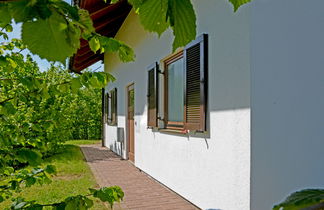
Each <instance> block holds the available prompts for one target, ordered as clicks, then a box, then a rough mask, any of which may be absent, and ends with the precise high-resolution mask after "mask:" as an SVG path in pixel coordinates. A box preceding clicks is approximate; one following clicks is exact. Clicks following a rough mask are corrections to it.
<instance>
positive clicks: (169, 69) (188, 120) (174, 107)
mask: <svg viewBox="0 0 324 210" xmlns="http://www.w3.org/2000/svg"><path fill="white" fill-rule="evenodd" d="M162 66H163V68H164V71H163V76H164V83H163V84H164V88H163V90H162V91H163V92H162V95H163V97H164V105H163V106H164V107H163V108H162V109H161V110H164V119H163V120H164V128H167V129H173V130H180V131H187V130H191V131H200V132H203V131H206V110H207V87H208V84H207V82H208V36H207V34H203V35H201V36H199V37H198V38H197V39H196V40H194V41H192V42H191V43H189V44H188V45H187V46H186V47H185V48H184V49H183V51H180V52H177V53H175V54H173V55H171V56H168V58H166V59H164V60H163V61H162ZM158 78H159V74H158V69H157V67H153V68H152V67H151V68H149V70H148V126H149V127H157V126H158V123H157V122H158V115H160V114H159V113H158V110H159V109H158V96H159V91H158V87H159V85H158V81H159V79H158Z"/></svg>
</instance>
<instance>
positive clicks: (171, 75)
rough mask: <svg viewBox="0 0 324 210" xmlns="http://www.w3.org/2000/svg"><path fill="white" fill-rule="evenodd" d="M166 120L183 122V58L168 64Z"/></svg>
mask: <svg viewBox="0 0 324 210" xmlns="http://www.w3.org/2000/svg"><path fill="white" fill-rule="evenodd" d="M167 68H168V120H169V121H174V122H183V118H184V116H183V114H184V113H183V112H184V102H183V101H184V66H183V58H181V59H179V60H176V61H175V62H173V63H171V64H169V65H168V67H167Z"/></svg>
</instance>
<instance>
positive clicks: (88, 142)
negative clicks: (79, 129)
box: [65, 140, 101, 145]
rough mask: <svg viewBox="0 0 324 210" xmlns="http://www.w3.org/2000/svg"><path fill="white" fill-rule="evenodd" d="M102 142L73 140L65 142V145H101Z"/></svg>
mask: <svg viewBox="0 0 324 210" xmlns="http://www.w3.org/2000/svg"><path fill="white" fill-rule="evenodd" d="M100 143H101V140H71V141H67V142H65V144H72V145H82V144H100Z"/></svg>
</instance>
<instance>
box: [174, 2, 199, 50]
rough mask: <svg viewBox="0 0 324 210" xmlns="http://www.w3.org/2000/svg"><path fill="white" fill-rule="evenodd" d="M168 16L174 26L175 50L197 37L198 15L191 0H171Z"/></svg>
mask: <svg viewBox="0 0 324 210" xmlns="http://www.w3.org/2000/svg"><path fill="white" fill-rule="evenodd" d="M168 8H169V9H168V18H169V20H170V24H171V27H172V28H173V34H174V41H173V50H176V49H177V48H178V47H182V46H185V45H186V44H188V43H189V42H190V41H191V40H194V39H195V38H196V15H195V11H194V9H193V6H192V4H191V2H190V0H169V5H168Z"/></svg>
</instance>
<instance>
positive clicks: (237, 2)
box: [229, 0, 251, 12]
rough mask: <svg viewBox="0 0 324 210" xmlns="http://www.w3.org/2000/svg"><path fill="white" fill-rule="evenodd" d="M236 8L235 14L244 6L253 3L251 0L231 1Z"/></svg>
mask: <svg viewBox="0 0 324 210" xmlns="http://www.w3.org/2000/svg"><path fill="white" fill-rule="evenodd" d="M229 1H230V2H231V3H232V4H233V6H234V12H236V11H237V10H238V8H240V6H242V5H243V4H246V3H249V2H251V0H229Z"/></svg>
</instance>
